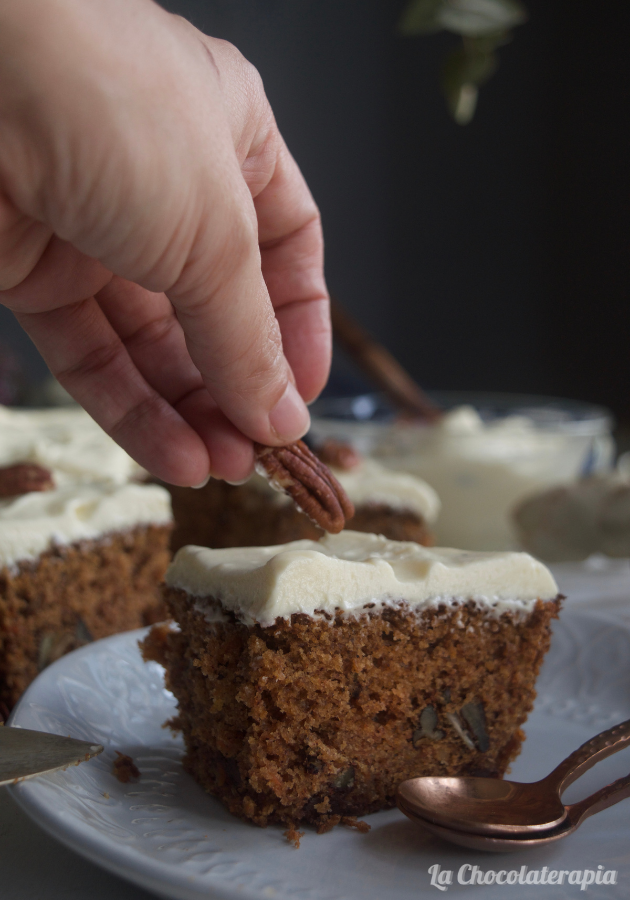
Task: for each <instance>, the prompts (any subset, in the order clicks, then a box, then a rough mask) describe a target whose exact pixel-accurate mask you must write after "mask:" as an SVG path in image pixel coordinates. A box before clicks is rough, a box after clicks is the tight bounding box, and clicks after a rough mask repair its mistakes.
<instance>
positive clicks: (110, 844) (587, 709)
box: [11, 610, 630, 900]
mask: <svg viewBox="0 0 630 900" xmlns="http://www.w3.org/2000/svg"><path fill="white" fill-rule="evenodd" d="M142 634H143V632H131V633H128V634H123V635H117V636H115V637H112V638H108V639H107V640H104V641H99V642H98V643H95V644H92V645H90V646H88V647H84V648H83V649H81V650H78V651H76V652H75V653H71V654H70V655H69V656H66V657H63V658H62V659H61V660H59V661H58V662H57V663H55V664H54V665H52V666H50V668H48V669H46V670H45V671H44V672H43V673H42V675H40V676H39V678H38V679H37V681H36V682H35V683H34V684H33V685H32V686H31V687H30V688H29V690H28V691H27V692H26V694H25V696H24V697H23V699H22V701H21V702H20V704H19V706H18V707H17V709H16V710H15V711H14V713H13V717H12V721H11V724H12V725H17V726H22V727H24V728H34V729H41V730H45V731H52V732H57V733H59V734H71V735H72V736H74V737H77V738H85V739H90V740H96V741H100V742H101V743H103V744H104V745H105V746H106V750H105V752H104V753H103V754H102V755H101V756H100V757H98V758H97V759H95V760H92V761H91V762H89V763H83V764H81V765H80V766H79V767H78V768H72V769H69V770H67V771H66V772H60V773H57V774H55V775H51V776H47V777H42V778H39V779H35V780H33V781H28V782H24V783H22V784H19V785H16V786H14V787H12V788H11V791H12V793H13V796H14V797H15V799H16V800H17V801H18V803H19V804H20V805H21V806H22V808H23V809H24V810H25V811H26V812H27V813H28V814H29V815H30V816H32V818H33V819H34V820H35V821H37V822H38V823H39V824H40V825H41V826H42V827H43V828H44V829H45V830H46V831H48V832H49V833H50V834H51V835H53V836H54V837H56V838H58V839H59V840H60V841H62V842H63V843H64V844H66V845H67V846H69V847H71V848H73V849H74V850H76V851H77V852H78V853H81V854H83V855H84V856H86V857H87V858H88V859H90V860H92V861H93V862H95V863H98V864H99V865H101V866H103V867H104V868H106V869H108V870H110V871H112V872H115V873H116V874H118V875H121V876H123V877H124V878H128V879H129V880H131V881H133V882H135V883H136V884H139V885H142V886H143V887H145V888H148V889H149V890H152V891H154V892H155V893H156V894H159V895H161V896H164V897H171V898H178V900H179V898H181V900H200V898H202V897H203V898H204V900H207V898H221V900H236V898H240V900H254V898H255V900H267V898H269V900H341V898H346V900H412V898H413V900H418V898H424V897H431V896H433V897H436V896H440V894H436V890H437V888H436V887H432V886H431V878H430V875H429V873H428V869H429V867H430V866H434V865H438V866H441V868H442V870H450V871H452V872H453V881H454V883H453V884H452V885H451V886H450V887H449V888H448V892H449V895H453V894H462V893H464V894H466V895H467V896H468V895H470V894H471V892H472V893H474V895H475V896H477V897H479V896H484V898H485V897H486V896H490V897H492V896H494V897H497V900H501V898H503V897H510V898H515V900H518V898H525V897H532V898H534V897H538V898H541V900H542V898H545V897H554V898H558V900H563V898H568V897H576V896H577V895H578V894H579V895H580V896H589V897H601V898H611V900H612V898H627V897H628V895H629V894H630V840H629V838H630V824H629V820H630V801H625V803H621V804H619V805H618V806H616V807H613V808H612V809H609V810H606V811H605V812H603V813H600V814H599V815H598V816H596V817H594V818H592V819H589V820H588V821H587V822H586V823H585V824H584V825H583V826H582V828H581V829H580V830H579V831H578V832H577V833H576V834H575V835H574V836H572V837H570V838H568V839H567V840H566V841H562V842H560V843H558V844H554V845H553V846H551V847H548V848H545V849H539V850H536V851H527V852H521V853H514V854H508V855H503V854H501V855H494V854H488V853H479V852H475V851H472V850H471V851H468V850H463V849H461V848H456V847H454V846H451V845H448V844H445V843H442V842H441V841H439V840H438V839H437V838H433V837H431V836H429V835H427V834H425V833H424V832H422V831H421V830H420V829H419V828H417V827H416V826H414V825H413V824H412V823H411V822H409V821H408V820H407V819H406V818H405V817H404V816H402V815H401V814H400V813H399V812H398V811H397V810H391V811H388V812H383V813H377V814H376V815H373V816H369V817H367V820H368V821H369V823H370V825H371V826H372V830H371V831H370V833H369V834H367V835H362V834H358V833H357V832H355V831H351V830H349V829H346V828H337V829H335V830H334V831H333V832H330V833H329V834H325V835H321V836H318V835H316V834H315V833H314V832H312V831H308V830H307V833H306V836H305V838H304V839H303V841H302V847H301V849H300V850H296V849H294V848H293V847H292V846H290V845H289V844H287V843H286V841H285V840H284V838H283V836H282V828H280V827H270V828H267V829H265V830H261V829H258V828H256V827H254V826H251V825H247V824H245V823H244V822H241V821H239V820H237V819H234V818H232V817H231V816H230V815H229V814H228V813H227V812H225V810H224V809H223V808H222V806H221V805H220V804H219V803H218V802H217V801H216V800H214V799H213V798H212V797H210V796H208V795H207V794H206V793H204V791H203V790H202V789H201V788H200V787H198V786H197V785H196V783H195V782H194V781H193V780H192V779H191V778H190V777H189V776H188V775H186V774H185V773H184V771H183V770H182V767H181V764H180V759H181V754H182V744H181V741H180V739H179V738H174V737H173V736H172V735H171V734H170V732H169V731H168V730H165V729H163V728H162V727H161V726H162V723H163V722H164V721H165V720H166V719H167V718H169V717H170V716H171V715H173V712H174V708H175V705H174V701H173V697H172V695H171V694H169V693H168V692H167V691H166V690H165V689H164V687H163V684H162V670H161V668H160V667H159V666H158V665H157V664H155V663H151V664H149V665H146V664H144V663H143V662H142V660H141V659H140V655H139V652H138V649H137V640H138V638H139V637H140V636H141V635H142ZM626 718H630V625H624V624H622V623H621V622H620V621H619V620H618V619H615V618H612V617H607V616H606V615H603V614H600V615H596V614H589V613H582V612H572V611H569V610H567V611H566V612H565V614H564V616H563V619H562V620H561V621H560V622H559V623H558V624H557V625H556V628H555V635H554V639H553V643H552V649H551V651H550V654H549V656H548V658H547V661H546V663H545V666H544V669H543V672H542V675H541V678H540V681H539V701H538V703H537V705H536V709H535V711H534V712H533V714H532V715H531V717H530V720H529V722H528V725H527V729H526V730H527V735H528V739H527V741H526V742H525V746H524V749H523V752H522V754H521V757H520V758H519V760H518V761H517V763H516V764H515V765H514V766H513V770H512V777H513V778H516V779H519V780H523V781H529V780H535V779H537V778H540V777H542V776H543V775H545V774H547V772H549V771H551V769H552V768H553V767H554V766H555V764H556V763H557V762H559V761H560V760H561V759H562V758H563V757H564V756H566V755H568V753H569V752H570V751H571V750H573V749H574V748H576V747H577V746H578V745H579V744H580V743H582V742H583V741H584V740H586V739H587V738H589V737H590V736H592V735H593V734H595V733H597V732H598V731H601V730H603V729H604V728H606V727H608V726H610V725H612V724H614V723H616V722H619V721H622V720H624V719H626ZM114 750H121V751H123V752H125V753H128V754H130V755H131V756H132V757H133V758H134V760H135V762H136V763H137V765H138V766H139V768H140V771H141V779H140V781H139V782H138V783H137V784H127V785H123V784H120V783H119V782H118V781H117V780H116V778H115V777H114V776H113V775H112V761H113V758H114ZM629 769H630V756H629V754H628V753H627V752H626V751H624V753H622V754H617V756H616V757H613V758H612V759H610V760H607V761H606V762H604V763H601V764H600V766H598V767H596V769H594V770H591V772H589V773H587V775H585V776H584V777H583V778H582V779H581V780H580V782H578V784H577V785H574V786H572V788H571V789H570V791H569V792H567V795H566V799H568V800H572V799H573V800H575V799H578V797H579V796H585V795H586V794H587V793H591V791H592V790H595V789H596V788H597V787H600V786H601V785H602V784H604V783H606V782H608V781H610V780H612V779H613V778H617V777H619V776H620V775H622V774H626V773H627V772H628V770H629ZM462 865H470V866H474V865H477V866H479V867H480V869H481V870H483V871H484V872H487V871H488V870H491V869H493V870H495V871H497V870H501V869H505V870H520V868H521V866H527V867H528V870H541V871H542V868H543V867H544V866H546V867H547V868H548V869H555V870H567V871H573V870H576V871H580V872H581V871H583V870H585V869H590V870H592V871H594V872H597V871H604V870H615V871H616V872H617V873H618V874H617V883H616V885H596V884H593V885H590V887H589V888H588V892H587V894H582V893H581V891H580V887H579V886H577V885H568V884H566V883H565V884H564V885H563V886H558V885H555V886H553V887H551V886H548V887H542V886H540V885H538V886H534V885H531V884H523V885H519V884H516V885H514V886H511V887H509V888H508V887H500V886H498V885H496V884H495V885H493V886H492V887H472V886H471V885H462V884H459V883H457V874H458V871H459V869H460V867H461V866H462ZM598 865H601V866H603V867H604V869H602V870H598ZM469 876H470V869H467V870H466V875H465V878H468V877H469ZM532 877H534V876H532ZM609 877H610V876H609ZM566 878H567V876H565V882H566ZM442 896H443V894H442Z"/></svg>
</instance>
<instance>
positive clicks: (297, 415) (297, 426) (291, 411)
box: [269, 381, 311, 442]
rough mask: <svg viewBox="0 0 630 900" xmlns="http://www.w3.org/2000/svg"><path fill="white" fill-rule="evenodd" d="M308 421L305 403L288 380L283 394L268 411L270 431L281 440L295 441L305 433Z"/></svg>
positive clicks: (309, 419) (308, 416) (309, 418)
mask: <svg viewBox="0 0 630 900" xmlns="http://www.w3.org/2000/svg"><path fill="white" fill-rule="evenodd" d="M310 421H311V417H310V415H309V412H308V409H307V408H306V404H305V403H304V401H303V400H302V398H301V397H300V395H299V394H298V392H297V388H296V387H295V386H294V385H293V384H291V382H290V381H289V382H288V383H287V386H286V389H285V392H284V394H283V395H282V397H281V398H280V399H279V400H278V402H277V403H276V405H275V406H274V408H273V409H272V410H271V412H270V413H269V424H270V425H271V428H272V431H274V432H275V434H276V436H277V437H278V438H279V440H281V441H287V442H289V441H295V440H297V439H298V438H299V437H301V436H302V435H303V434H305V432H306V431H307V430H308V427H309V424H310Z"/></svg>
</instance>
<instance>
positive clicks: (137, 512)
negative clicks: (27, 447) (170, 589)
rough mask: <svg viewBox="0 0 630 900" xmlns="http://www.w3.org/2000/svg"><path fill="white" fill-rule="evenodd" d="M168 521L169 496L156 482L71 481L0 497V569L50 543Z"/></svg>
mask: <svg viewBox="0 0 630 900" xmlns="http://www.w3.org/2000/svg"><path fill="white" fill-rule="evenodd" d="M170 521H171V502H170V496H169V493H168V491H166V490H165V489H164V488H161V487H159V486H158V485H140V484H123V485H115V484H109V485H107V484H93V485H74V486H72V485H71V486H67V487H62V488H58V489H57V490H54V491H44V492H34V493H31V494H23V495H22V496H20V497H15V498H11V499H8V500H0V568H1V567H3V566H12V565H14V564H15V563H18V562H21V561H23V560H29V559H31V560H32V559H36V558H37V557H38V556H39V555H40V554H41V553H43V552H44V551H45V550H48V549H49V548H50V547H51V546H53V545H56V544H71V543H74V542H75V541H81V540H86V539H94V538H99V537H102V536H103V535H105V534H108V533H109V532H120V531H128V530H129V529H131V528H136V527H137V526H138V525H167V524H168V523H169V522H170Z"/></svg>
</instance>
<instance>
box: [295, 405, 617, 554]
mask: <svg viewBox="0 0 630 900" xmlns="http://www.w3.org/2000/svg"><path fill="white" fill-rule="evenodd" d="M431 398H432V399H433V400H434V401H435V402H436V403H437V404H438V406H440V407H441V408H442V409H444V411H445V415H444V418H443V420H442V421H441V422H440V423H438V424H437V425H427V424H421V423H416V422H409V421H404V420H402V419H400V418H399V417H397V415H396V413H395V411H394V410H393V409H392V407H391V406H390V405H389V403H388V402H387V400H386V398H385V397H384V396H383V395H381V394H360V395H356V396H354V397H332V398H325V399H321V400H319V401H317V402H316V403H315V404H313V406H312V408H311V412H312V416H313V422H312V428H311V433H312V435H313V437H314V438H315V439H316V440H321V439H323V438H326V437H334V438H336V439H338V440H345V441H349V442H351V443H352V444H354V445H355V446H356V447H357V449H358V450H360V451H361V452H362V453H364V454H365V455H368V456H373V457H374V458H376V459H379V460H380V461H381V462H383V463H384V464H385V465H387V466H388V467H390V468H393V469H399V470H401V471H405V472H410V473H411V474H413V475H417V476H418V477H420V478H423V479H424V480H425V481H427V482H428V483H429V484H430V485H431V486H432V487H433V488H435V490H436V491H437V493H438V494H439V496H440V499H441V501H442V512H441V513H440V517H439V519H438V522H437V525H436V527H435V536H436V541H437V543H438V544H439V545H441V546H450V547H460V548H462V549H470V550H510V549H515V548H517V547H518V541H517V537H516V532H515V530H514V527H513V525H512V521H511V511H512V508H513V507H514V506H515V504H517V503H518V502H520V501H521V500H522V499H524V498H525V497H527V496H529V495H531V494H534V493H537V492H538V491H540V490H543V489H546V488H548V487H549V486H551V485H554V484H566V483H567V482H571V481H574V480H575V479H577V478H579V477H581V476H583V475H587V474H591V473H593V472H603V471H607V470H609V469H610V468H611V467H612V465H613V461H614V456H615V445H614V441H613V438H612V434H611V431H612V426H613V417H612V415H611V413H610V412H609V411H608V410H606V409H604V408H603V407H600V406H594V405H591V404H587V403H581V402H578V401H573V400H564V399H561V398H555V397H539V396H530V395H521V394H495V393H479V392H464V391H435V392H431Z"/></svg>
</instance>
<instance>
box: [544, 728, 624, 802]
mask: <svg viewBox="0 0 630 900" xmlns="http://www.w3.org/2000/svg"><path fill="white" fill-rule="evenodd" d="M628 744H630V719H628V720H627V721H626V722H621V723H620V724H619V725H614V726H613V727H612V728H608V729H607V730H606V731H602V733H601V734H597V735H595V737H592V738H591V739H590V740H589V741H587V742H586V743H585V744H582V746H581V747H578V749H577V750H574V751H573V753H572V754H571V755H570V756H567V758H566V759H565V760H563V761H562V762H561V763H560V765H559V766H556V768H555V769H554V770H553V772H551V773H550V774H549V775H547V777H546V778H544V779H543V780H542V782H541V784H542V783H544V784H545V786H546V787H547V788H549V789H553V790H556V791H558V793H561V792H562V791H563V790H564V789H565V788H568V787H569V785H570V784H573V782H574V781H576V780H577V779H578V778H579V777H580V775H583V774H584V772H586V771H587V770H588V769H590V768H591V766H594V765H595V763H597V762H599V761H600V760H602V759H606V757H607V756H612V754H613V753H617V751H618V750H623V748H624V747H627V746H628ZM615 784H617V782H615ZM610 787H612V785H610ZM603 790H606V788H603ZM595 796H597V795H596V794H593V797H595ZM589 799H590V798H589ZM619 799H620V800H621V799H623V798H622V797H620V798H619ZM583 802H586V801H583ZM614 802H615V803H617V802H618V801H616V800H615V801H614ZM604 808H605V807H602V809H604ZM595 812H597V810H595ZM591 815H592V813H591Z"/></svg>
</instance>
